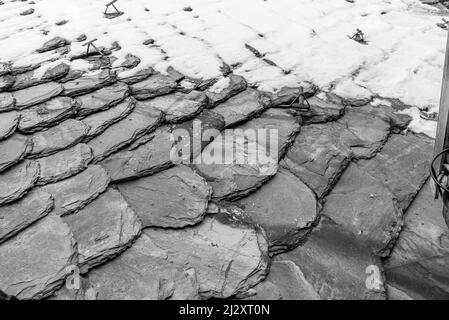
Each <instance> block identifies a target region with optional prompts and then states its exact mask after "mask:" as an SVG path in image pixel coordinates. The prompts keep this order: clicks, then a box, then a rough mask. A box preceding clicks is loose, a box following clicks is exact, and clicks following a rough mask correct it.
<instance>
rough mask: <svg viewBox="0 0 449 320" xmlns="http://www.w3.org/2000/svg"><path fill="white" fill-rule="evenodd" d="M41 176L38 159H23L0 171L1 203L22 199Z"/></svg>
mask: <svg viewBox="0 0 449 320" xmlns="http://www.w3.org/2000/svg"><path fill="white" fill-rule="evenodd" d="M38 177H39V164H38V163H37V162H36V161H30V160H27V161H22V162H21V163H19V164H17V165H15V166H13V167H12V168H10V169H8V170H6V171H5V172H2V173H0V205H2V204H5V203H9V202H13V201H15V200H17V199H20V198H21V197H22V196H23V195H25V194H26V193H27V192H28V190H30V189H31V188H32V187H33V186H34V185H35V183H36V181H37V178H38Z"/></svg>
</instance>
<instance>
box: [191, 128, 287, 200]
mask: <svg viewBox="0 0 449 320" xmlns="http://www.w3.org/2000/svg"><path fill="white" fill-rule="evenodd" d="M229 155H230V156H229ZM199 157H201V158H198V159H195V162H194V163H196V165H195V168H196V170H197V171H198V172H199V173H200V174H201V175H202V176H203V177H204V178H205V179H206V181H207V183H208V184H209V185H210V186H211V187H212V189H213V194H212V198H213V199H214V200H234V199H238V198H241V197H243V196H246V195H247V194H249V193H251V192H253V191H254V190H256V189H257V188H259V187H260V186H261V185H262V184H263V183H264V182H265V181H267V180H268V179H270V177H271V176H273V175H275V174H276V172H277V169H278V160H277V157H274V156H273V154H271V153H270V154H267V151H266V149H265V147H264V146H263V145H261V144H258V143H257V141H255V140H253V139H250V138H248V137H246V136H244V135H241V134H238V133H237V132H234V131H231V132H226V131H225V133H224V134H221V135H219V136H218V137H217V138H215V140H214V141H212V142H211V143H210V144H209V145H207V146H206V148H205V149H204V150H203V152H202V153H201V155H200V156H199ZM255 159H257V160H258V161H255Z"/></svg>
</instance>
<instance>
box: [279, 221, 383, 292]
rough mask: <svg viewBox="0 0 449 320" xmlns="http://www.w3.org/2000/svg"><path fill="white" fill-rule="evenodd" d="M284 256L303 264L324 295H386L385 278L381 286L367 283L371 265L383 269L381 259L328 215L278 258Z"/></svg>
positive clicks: (306, 276)
mask: <svg viewBox="0 0 449 320" xmlns="http://www.w3.org/2000/svg"><path fill="white" fill-rule="evenodd" d="M284 260H290V261H292V262H293V263H295V264H296V265H297V266H298V267H299V269H300V270H301V272H302V273H303V275H304V277H305V279H306V281H307V282H309V283H310V284H311V285H312V286H313V287H314V288H315V290H316V292H317V293H318V294H319V295H320V297H321V299H332V300H339V299H355V300H359V299H385V292H384V289H383V285H382V280H383V279H379V287H378V288H375V287H373V289H368V288H367V286H366V280H367V277H368V274H367V273H366V270H367V268H368V267H369V266H375V267H376V266H377V267H378V268H379V269H380V268H381V266H380V260H378V259H377V258H373V257H372V256H371V252H370V250H369V249H368V248H367V247H365V246H364V245H363V243H361V242H360V241H359V240H358V239H357V238H356V237H354V236H353V235H351V234H350V233H348V232H347V231H345V230H343V229H342V228H341V227H339V226H338V225H335V224H334V223H333V222H332V221H330V220H329V219H327V218H325V217H323V218H322V219H321V222H320V224H319V226H318V227H316V228H315V229H314V230H313V231H312V233H311V235H310V237H309V238H308V240H307V242H306V243H305V244H304V245H302V246H299V247H298V248H296V249H294V250H293V251H290V252H287V253H283V254H281V255H279V256H277V257H276V258H275V261H284ZM336 266H338V267H336ZM379 274H380V271H379Z"/></svg>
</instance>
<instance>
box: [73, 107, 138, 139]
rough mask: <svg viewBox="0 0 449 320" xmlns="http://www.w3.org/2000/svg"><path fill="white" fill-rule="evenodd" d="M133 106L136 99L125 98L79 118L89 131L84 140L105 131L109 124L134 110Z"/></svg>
mask: <svg viewBox="0 0 449 320" xmlns="http://www.w3.org/2000/svg"><path fill="white" fill-rule="evenodd" d="M135 106H136V101H135V100H134V99H132V98H130V99H126V100H125V101H123V102H122V103H120V104H118V105H116V106H114V107H112V108H110V109H108V110H106V111H102V112H97V113H95V114H91V115H89V116H88V117H86V118H84V119H83V120H81V121H82V122H84V123H85V124H86V125H87V126H89V132H88V133H87V135H86V138H85V141H88V140H91V139H92V138H94V137H95V136H97V135H99V134H100V133H102V132H103V131H105V130H106V129H107V128H108V127H109V126H111V125H113V124H114V123H116V122H118V121H120V120H122V119H123V118H125V117H127V116H128V115H129V114H130V113H131V112H132V111H133V110H134V108H135Z"/></svg>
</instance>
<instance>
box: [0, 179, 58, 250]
mask: <svg viewBox="0 0 449 320" xmlns="http://www.w3.org/2000/svg"><path fill="white" fill-rule="evenodd" d="M52 209H53V198H52V197H51V195H50V194H49V193H48V192H45V191H43V190H42V189H40V188H38V189H33V190H32V191H31V192H29V193H28V194H27V195H26V196H25V197H23V198H22V199H20V200H19V201H16V202H13V203H10V204H8V205H5V206H1V207H0V243H2V242H4V241H6V240H8V239H9V238H11V237H13V236H14V235H16V234H18V233H19V232H20V231H22V230H23V229H25V228H27V227H28V226H30V225H31V224H33V223H34V222H36V221H37V220H39V219H41V218H43V217H45V216H46V215H47V214H48V213H49V212H50V211H51V210H52Z"/></svg>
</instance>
